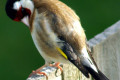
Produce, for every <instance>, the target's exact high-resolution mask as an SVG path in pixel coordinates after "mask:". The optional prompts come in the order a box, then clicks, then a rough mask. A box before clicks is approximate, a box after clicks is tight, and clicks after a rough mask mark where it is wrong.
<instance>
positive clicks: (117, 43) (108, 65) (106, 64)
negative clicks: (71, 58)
mask: <svg viewBox="0 0 120 80" xmlns="http://www.w3.org/2000/svg"><path fill="white" fill-rule="evenodd" d="M88 44H89V45H90V47H91V48H92V54H93V57H94V59H95V61H96V63H97V65H98V67H99V69H100V70H101V71H102V72H103V73H104V74H105V75H106V76H107V77H108V78H109V79H110V80H120V21H118V22H117V23H115V24H114V25H112V26H111V27H109V28H108V29H106V30H105V31H103V32H102V33H100V34H98V35H96V36H95V37H94V38H92V39H90V40H89V42H88ZM61 66H62V67H63V72H62V73H61V71H60V70H58V69H57V68H55V67H45V68H43V69H42V70H41V71H42V72H45V73H46V74H47V75H48V80H91V78H89V79H87V78H85V76H84V75H82V73H81V72H80V71H79V70H78V69H77V68H76V67H75V66H73V65H72V64H63V65H61ZM27 80H47V79H46V77H45V76H43V75H37V74H36V75H32V76H31V77H29V78H28V79H27Z"/></svg>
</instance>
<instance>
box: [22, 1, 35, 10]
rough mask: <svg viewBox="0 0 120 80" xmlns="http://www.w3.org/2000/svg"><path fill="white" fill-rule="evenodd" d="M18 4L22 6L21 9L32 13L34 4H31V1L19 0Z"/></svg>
mask: <svg viewBox="0 0 120 80" xmlns="http://www.w3.org/2000/svg"><path fill="white" fill-rule="evenodd" d="M20 3H21V5H22V7H24V8H28V9H30V10H31V12H33V10H34V4H33V2H32V1H31V0H21V1H20Z"/></svg>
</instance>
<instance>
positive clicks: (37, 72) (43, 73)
mask: <svg viewBox="0 0 120 80" xmlns="http://www.w3.org/2000/svg"><path fill="white" fill-rule="evenodd" d="M46 66H47V65H43V66H42V67H40V68H38V69H37V70H35V71H34V70H33V71H32V73H31V74H30V75H29V77H31V76H32V75H34V74H40V75H44V76H46V78H47V79H48V76H47V75H46V73H45V72H40V70H41V69H43V68H44V67H46Z"/></svg>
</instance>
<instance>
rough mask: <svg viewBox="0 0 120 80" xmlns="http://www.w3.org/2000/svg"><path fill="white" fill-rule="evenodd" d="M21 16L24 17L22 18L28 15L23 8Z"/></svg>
mask: <svg viewBox="0 0 120 80" xmlns="http://www.w3.org/2000/svg"><path fill="white" fill-rule="evenodd" d="M21 11H22V14H23V15H24V16H27V15H28V13H27V11H26V9H25V8H22V10H21Z"/></svg>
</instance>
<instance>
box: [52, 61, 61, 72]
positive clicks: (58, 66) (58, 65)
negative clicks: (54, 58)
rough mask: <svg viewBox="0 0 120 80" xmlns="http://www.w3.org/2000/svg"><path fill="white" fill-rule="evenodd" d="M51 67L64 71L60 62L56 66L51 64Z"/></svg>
mask: <svg viewBox="0 0 120 80" xmlns="http://www.w3.org/2000/svg"><path fill="white" fill-rule="evenodd" d="M50 66H51V67H57V68H58V69H60V71H61V72H62V71H63V70H62V67H61V66H60V63H59V62H57V63H55V64H50Z"/></svg>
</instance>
